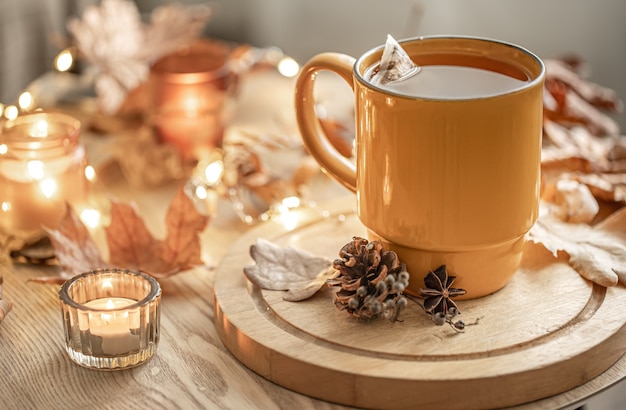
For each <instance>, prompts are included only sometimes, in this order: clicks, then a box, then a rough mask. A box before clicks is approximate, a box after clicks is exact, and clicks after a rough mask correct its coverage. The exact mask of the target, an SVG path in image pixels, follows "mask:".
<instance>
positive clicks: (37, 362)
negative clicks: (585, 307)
mask: <svg viewBox="0 0 626 410" xmlns="http://www.w3.org/2000/svg"><path fill="white" fill-rule="evenodd" d="M272 81H279V82H281V84H282V86H283V88H280V87H278V88H276V84H272V85H271V87H272V89H273V90H274V91H275V92H276V93H281V92H282V93H288V92H289V90H290V87H291V83H290V80H286V79H283V80H276V79H274V80H272ZM244 95H245V93H244ZM278 100H279V102H278V103H277V104H278V105H280V110H281V112H283V113H284V112H285V111H284V110H285V109H288V107H289V104H290V101H291V100H290V98H288V97H286V98H284V99H278ZM242 105H245V104H242ZM247 106H248V107H250V105H249V104H248V105H247ZM285 107H287V108H285ZM257 114H258V113H257ZM91 138H92V137H90V136H88V135H87V136H85V139H86V142H87V146H88V149H91V150H94V149H96V148H94V147H96V146H99V144H101V140H100V139H98V140H97V141H96V139H94V140H91ZM92 142H93V143H94V144H92ZM97 149H98V150H99V149H100V148H97ZM92 153H93V154H94V155H95V156H97V153H96V152H93V151H92ZM103 180H104V183H105V186H106V188H107V190H108V192H109V193H111V194H112V195H114V196H115V197H117V198H118V199H119V200H122V201H128V200H133V201H135V202H136V203H137V206H138V209H140V210H141V214H142V216H143V217H144V218H145V219H146V220H147V221H149V222H148V225H149V226H150V228H151V229H153V230H154V231H155V233H156V234H159V233H160V232H162V230H163V226H162V222H161V221H163V216H164V213H165V209H166V206H167V205H168V204H169V201H170V199H171V198H172V196H173V194H174V192H175V190H176V188H177V187H178V184H174V183H173V184H170V185H167V186H162V187H159V188H157V189H151V190H143V191H142V190H137V189H134V188H132V187H130V186H129V185H128V184H127V183H126V181H125V179H124V178H123V177H122V175H121V174H120V173H116V172H110V173H109V174H107V175H106V176H104V178H103ZM318 182H319V183H317V185H316V186H317V188H316V189H317V192H316V193H314V198H315V199H319V200H323V199H326V198H328V197H329V196H337V195H348V194H347V192H346V191H344V190H343V189H342V188H340V187H339V186H338V185H336V184H334V183H332V182H330V181H328V180H327V179H325V178H324V177H320V181H318ZM250 229H251V227H250V226H248V225H246V224H244V223H242V222H241V221H240V220H239V219H238V218H237V217H236V215H235V213H234V212H233V210H232V209H231V208H230V207H229V205H228V204H227V203H226V202H225V201H222V202H221V203H220V209H219V217H218V218H215V219H214V220H213V221H212V222H211V223H210V225H209V227H208V228H207V230H206V231H205V232H204V233H203V235H202V240H203V252H202V257H203V260H204V261H205V263H206V264H207V268H196V269H194V270H190V271H186V272H183V273H180V274H178V275H175V276H173V277H171V278H168V279H164V280H161V281H160V282H161V286H162V289H163V298H162V318H161V319H162V320H161V340H160V344H159V347H158V351H157V353H156V355H155V356H154V357H153V358H152V359H150V360H149V361H148V362H146V363H145V364H143V365H141V366H139V367H136V368H133V369H129V370H124V371H112V372H106V371H96V370H90V369H86V368H83V367H80V366H78V365H76V364H74V363H73V362H71V361H70V359H69V358H68V356H67V354H66V352H65V350H64V338H63V330H62V320H61V313H60V308H59V301H58V296H57V291H58V285H50V284H38V283H33V282H29V280H30V279H33V278H37V277H41V276H53V275H56V274H57V268H56V267H54V266H35V265H26V264H13V265H9V264H7V263H6V262H5V263H3V264H2V266H0V274H1V275H2V276H3V278H4V293H3V297H4V298H6V299H9V300H11V301H12V302H13V305H14V307H13V311H12V312H11V313H10V314H9V315H8V317H7V318H6V320H4V321H3V322H2V323H0V372H1V374H2V381H1V382H0V409H7V410H12V409H43V408H45V409H57V408H58V409H61V408H63V409H78V408H88V407H97V408H111V409H113V408H115V409H135V408H167V409H170V408H172V409H178V408H181V409H205V408H220V409H223V408H230V409H244V408H250V409H257V408H258V409H279V408H280V409H282V408H284V409H287V408H317V409H324V408H325V409H340V408H344V407H343V406H339V405H336V404H332V403H327V402H323V401H319V400H316V399H313V398H310V397H307V396H304V395H301V394H298V393H295V392H292V391H290V390H287V389H285V388H283V387H281V386H278V385H276V384H274V383H272V382H270V381H268V380H266V379H264V378H263V377H261V376H259V375H257V374H255V373H254V372H252V371H251V370H249V369H247V368H246V367H245V366H244V365H242V364H241V363H240V362H239V361H237V360H236V359H235V358H234V357H233V355H232V354H231V353H230V352H229V351H228V350H227V349H226V348H225V347H224V345H223V344H222V342H221V341H220V338H219V336H218V332H217V329H216V326H215V324H214V315H215V311H214V308H215V306H214V303H213V284H214V279H215V267H216V266H217V264H218V263H219V261H220V259H221V258H222V256H223V255H225V254H226V253H227V251H228V250H229V248H230V247H231V246H232V244H233V243H234V242H235V241H236V240H237V239H238V238H239V237H241V235H243V234H244V233H246V232H248V231H249V230H250ZM625 342H626V341H625ZM625 376H626V358H622V359H620V360H619V361H618V362H617V363H616V364H615V365H613V366H612V367H611V368H609V369H608V370H607V371H606V372H604V373H603V374H601V375H600V376H598V377H596V378H595V379H593V380H591V381H589V382H587V383H586V384H584V385H582V386H580V387H577V388H574V389H573V390H571V391H569V392H566V393H563V394H559V395H557V396H554V397H550V398H546V399H543V400H539V401H536V402H533V403H529V404H527V405H523V406H519V408H520V409H555V408H575V407H577V406H579V405H580V404H581V403H584V402H585V400H587V399H588V398H589V397H591V396H593V395H595V394H597V393H599V392H601V391H602V390H604V389H606V388H607V387H609V386H611V385H613V384H614V383H616V382H618V381H620V380H621V379H622V378H624V377H625Z"/></svg>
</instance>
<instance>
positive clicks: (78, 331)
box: [59, 268, 161, 370]
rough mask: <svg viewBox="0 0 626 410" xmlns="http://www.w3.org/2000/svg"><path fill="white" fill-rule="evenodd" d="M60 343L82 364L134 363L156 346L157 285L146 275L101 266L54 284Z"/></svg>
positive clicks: (109, 367) (116, 365)
mask: <svg viewBox="0 0 626 410" xmlns="http://www.w3.org/2000/svg"><path fill="white" fill-rule="evenodd" d="M59 298H60V301H61V310H62V313H63V328H64V330H65V347H66V351H67V353H68V354H69V356H70V358H71V359H72V360H73V361H74V362H76V363H78V364H80V365H81V366H84V367H90V368H95V369H103V370H115V369H124V368H129V367H134V366H137V365H139V364H141V363H143V362H145V361H146V360H148V359H149V358H151V357H152V356H153V355H154V353H155V352H156V349H157V346H158V343H159V323H160V318H161V304H160V301H161V287H160V286H159V282H158V281H157V280H156V279H154V278H153V277H152V276H149V275H147V274H145V273H143V272H139V271H133V270H128V269H117V268H103V269H96V270H93V271H89V272H86V273H83V274H80V275H77V276H75V277H73V278H72V279H70V280H68V281H66V282H65V283H64V284H63V286H62V287H61V289H59Z"/></svg>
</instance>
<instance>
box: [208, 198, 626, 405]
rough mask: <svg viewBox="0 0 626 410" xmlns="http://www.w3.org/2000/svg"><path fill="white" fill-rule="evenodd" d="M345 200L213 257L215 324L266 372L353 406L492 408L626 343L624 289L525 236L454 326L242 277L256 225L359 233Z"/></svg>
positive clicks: (584, 368)
mask: <svg viewBox="0 0 626 410" xmlns="http://www.w3.org/2000/svg"><path fill="white" fill-rule="evenodd" d="M342 202H343V203H342ZM353 202H354V201H353V200H350V199H348V200H347V201H337V202H334V203H333V204H331V205H329V206H328V207H327V208H329V209H334V210H336V211H337V212H335V213H333V214H331V215H330V216H321V215H320V214H319V212H318V211H317V210H312V211H310V212H302V213H301V214H300V215H298V218H299V225H298V226H297V227H295V228H293V227H292V226H290V227H286V226H285V225H284V224H281V222H280V221H275V222H273V223H268V224H265V225H264V226H261V227H259V228H257V229H255V230H254V231H252V232H250V233H248V234H246V235H245V236H244V237H243V238H242V239H241V240H239V241H238V242H237V243H236V244H235V245H234V246H233V248H232V249H231V251H230V252H229V253H228V254H227V255H226V256H225V257H224V258H223V260H222V263H221V264H220V266H219V267H218V272H217V280H216V283H215V287H214V289H215V298H216V309H217V314H216V319H217V326H218V331H219V332H220V335H221V337H222V339H223V341H224V343H225V345H226V346H227V347H228V348H229V349H230V350H231V351H232V352H233V354H234V355H235V356H236V357H238V358H239V359H240V360H241V361H242V362H243V363H244V364H246V365H247V366H248V367H250V368H251V369H253V370H255V371H256V372H258V373H259V374H261V375H263V376H265V377H267V378H268V379H270V380H272V381H275V382H276V383H278V384H280V385H283V386H286V387H288V388H290V389H293V390H296V391H299V392H303V393H305V394H308V395H311V396H314V397H318V398H322V399H325V400H330V401H333V402H339V403H342V404H347V405H352V406H357V407H370V408H415V406H416V405H417V404H419V405H420V406H426V407H431V408H437V407H443V408H446V409H474V408H499V407H508V406H513V405H519V404H523V403H526V402H528V401H532V400H538V399H541V398H544V397H548V396H552V395H555V394H558V393H562V392H565V391H567V390H570V389H572V388H574V387H576V386H579V385H581V384H584V383H586V382H587V381H589V380H591V379H592V378H594V377H595V376H597V375H598V374H600V373H602V372H603V371H605V370H606V369H607V368H609V367H611V366H612V365H613V364H614V363H615V362H616V361H617V360H618V359H619V358H620V357H621V356H622V355H623V354H624V352H625V351H626V345H624V343H623V340H624V337H626V333H625V332H626V326H624V324H625V323H626V311H625V310H624V307H625V306H624V305H625V304H626V299H625V298H624V296H625V295H626V290H624V289H623V288H621V287H619V288H610V289H606V288H603V287H600V286H596V285H592V284H590V283H589V282H587V281H585V280H584V279H582V278H581V277H580V275H578V273H577V272H575V271H574V270H573V269H572V268H570V267H569V265H568V264H567V263H566V261H565V260H563V259H558V260H557V259H554V258H553V257H552V255H551V254H550V253H549V252H547V251H546V250H545V249H544V248H543V247H541V246H537V245H533V244H530V245H529V246H528V247H527V249H526V250H525V256H524V261H523V264H522V267H521V268H520V270H519V271H518V273H517V274H516V276H515V277H514V279H513V281H512V282H511V283H510V284H509V285H507V287H505V289H503V290H502V291H499V292H497V293H495V294H493V295H490V296H488V297H484V298H480V299H475V300H471V301H464V302H459V307H460V309H461V311H462V312H464V313H463V316H464V319H465V321H466V322H467V323H473V322H476V321H478V323H477V324H476V325H475V326H469V327H468V328H467V330H466V331H465V332H464V333H462V334H461V333H457V332H455V331H454V330H453V329H452V328H450V327H448V326H444V327H436V326H434V325H433V323H432V322H431V321H430V319H429V318H428V317H427V316H426V315H425V314H424V312H423V310H422V309H421V307H420V306H418V305H417V304H410V305H409V309H407V311H405V312H403V314H402V322H396V323H393V324H392V323H389V322H387V321H384V320H380V321H375V322H371V323H363V322H361V321H359V320H356V319H354V318H352V317H349V316H347V315H346V314H345V312H340V311H338V310H336V309H335V308H334V307H333V304H332V291H331V290H329V289H328V288H323V289H322V291H320V292H319V293H318V294H317V295H315V296H314V297H313V298H311V299H309V300H307V301H303V302H298V303H294V302H287V301H284V300H283V299H282V296H283V292H278V291H267V290H261V289H259V288H258V287H256V286H253V285H251V284H250V283H248V282H247V281H246V280H245V279H244V278H243V276H242V275H241V271H242V268H243V267H244V266H246V264H251V263H253V262H252V260H251V259H250V258H249V256H247V254H248V249H249V246H250V245H251V244H252V243H254V241H255V238H257V237H263V238H266V239H270V240H272V241H275V242H277V243H279V244H282V245H285V246H286V245H291V246H295V247H298V248H300V249H304V250H306V251H308V252H311V253H314V254H316V255H318V256H324V257H327V258H328V259H333V258H335V257H336V256H337V252H338V250H339V249H340V248H341V246H342V245H343V244H344V243H346V242H349V240H350V238H351V237H352V236H353V235H355V234H358V235H361V236H363V235H365V229H364V228H363V226H362V225H361V224H360V222H359V221H358V219H357V218H356V216H355V215H354V213H353V212H352V211H351V208H350V205H351V204H352V203H353ZM342 209H343V210H344V212H341V211H340V210H342ZM452 392H453V394H452ZM459 397H462V398H463V399H462V400H459Z"/></svg>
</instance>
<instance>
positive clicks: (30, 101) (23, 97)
mask: <svg viewBox="0 0 626 410" xmlns="http://www.w3.org/2000/svg"><path fill="white" fill-rule="evenodd" d="M17 105H18V106H19V108H20V109H21V110H22V111H32V110H33V109H34V108H35V106H36V105H37V104H36V102H35V97H34V96H33V94H31V93H30V92H28V91H25V92H23V93H22V94H20V96H19V97H18V99H17Z"/></svg>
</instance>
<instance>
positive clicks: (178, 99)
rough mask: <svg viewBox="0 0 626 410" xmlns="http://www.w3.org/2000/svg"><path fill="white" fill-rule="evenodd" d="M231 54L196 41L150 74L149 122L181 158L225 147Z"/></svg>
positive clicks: (219, 46)
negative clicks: (223, 144) (176, 150)
mask: <svg viewBox="0 0 626 410" xmlns="http://www.w3.org/2000/svg"><path fill="white" fill-rule="evenodd" d="M229 58H230V50H229V48H228V47H227V46H225V45H224V44H222V43H219V42H217V41H211V40H206V39H204V40H198V41H196V42H194V43H192V44H191V45H189V46H185V47H181V48H180V50H179V51H178V52H176V53H173V54H170V55H168V56H165V57H163V58H162V59H160V60H158V61H157V62H155V63H154V64H153V66H152V68H151V71H150V80H149V94H150V105H151V118H152V122H153V125H154V127H155V130H156V132H157V134H158V136H159V138H160V139H161V140H162V141H163V142H166V143H169V144H172V145H174V146H176V147H177V148H178V150H179V151H180V153H181V154H182V156H183V158H185V159H198V158H202V157H203V156H204V155H205V154H206V153H207V152H210V151H211V150H212V148H215V147H221V145H222V139H223V136H224V127H225V124H226V123H227V122H228V119H229V117H230V115H231V111H232V99H231V94H232V90H233V86H234V81H235V74H234V73H233V71H232V70H231V67H230V65H229Z"/></svg>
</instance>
